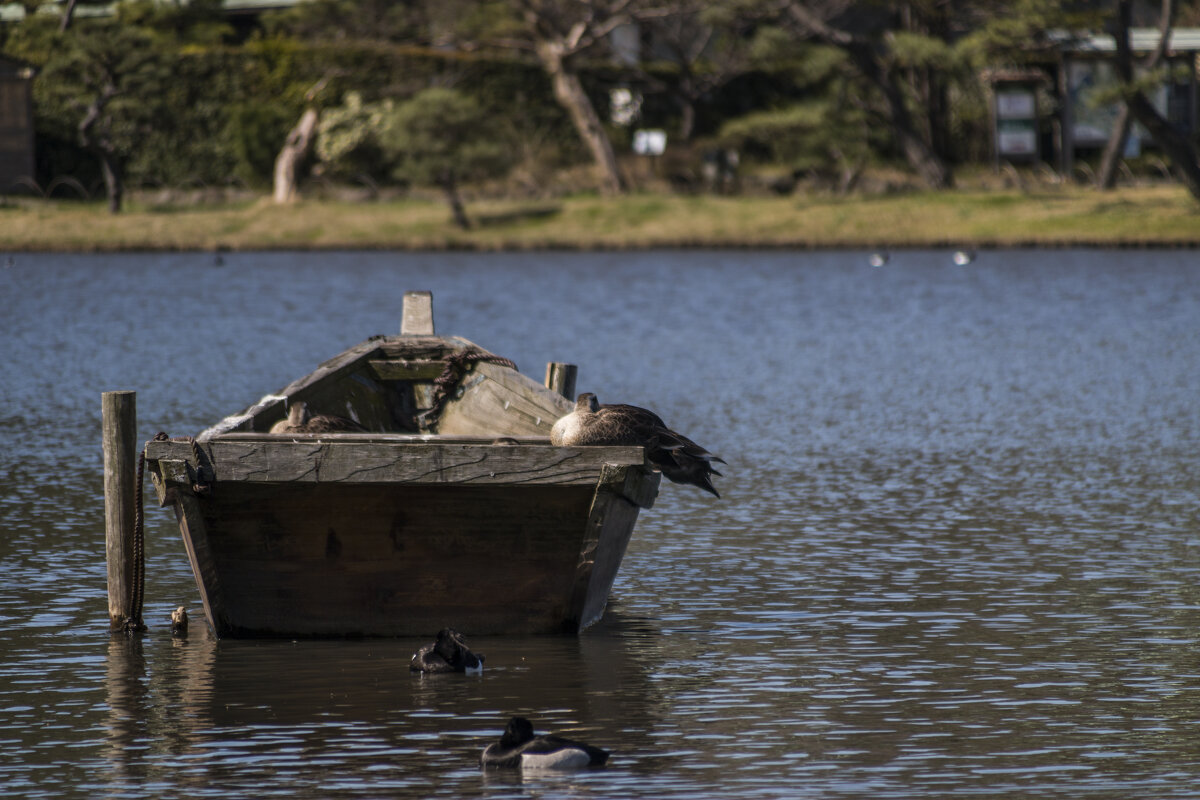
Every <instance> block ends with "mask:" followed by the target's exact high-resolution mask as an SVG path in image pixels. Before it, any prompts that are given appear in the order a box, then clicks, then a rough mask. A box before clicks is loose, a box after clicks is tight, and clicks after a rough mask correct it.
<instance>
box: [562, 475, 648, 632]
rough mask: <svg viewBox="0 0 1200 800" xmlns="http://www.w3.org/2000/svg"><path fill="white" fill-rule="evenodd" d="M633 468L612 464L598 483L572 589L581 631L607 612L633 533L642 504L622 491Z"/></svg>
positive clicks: (573, 607) (573, 604)
mask: <svg viewBox="0 0 1200 800" xmlns="http://www.w3.org/2000/svg"><path fill="white" fill-rule="evenodd" d="M633 469H634V468H631V467H618V466H613V465H609V466H607V467H605V468H604V471H603V474H602V477H601V480H600V483H599V484H598V485H597V486H596V493H595V495H594V497H593V499H592V506H591V509H590V511H589V512H588V521H587V528H586V531H585V533H584V541H583V547H582V548H581V550H580V555H579V565H578V566H577V567H576V571H575V586H574V589H573V590H572V598H573V600H572V603H571V607H572V609H573V610H574V612H575V613H576V614H577V615H578V625H579V630H581V631H582V630H583V629H584V628H587V627H588V626H589V625H593V624H595V623H596V622H598V621H599V620H600V617H601V616H603V615H604V609H605V607H606V606H607V605H608V596H609V593H610V592H611V591H612V585H613V581H614V580H616V577H617V569H618V568H619V567H620V565H621V559H623V558H624V557H625V549H626V547H628V545H629V539H630V537H631V536H632V535H633V526H634V523H636V522H637V516H638V507H637V506H636V505H635V504H634V503H632V502H630V501H629V500H628V499H626V498H625V497H624V496H623V495H622V494H621V491H622V489H623V487H624V486H625V483H626V479H627V475H628V473H629V472H630V471H632V470H633ZM638 469H640V468H638Z"/></svg>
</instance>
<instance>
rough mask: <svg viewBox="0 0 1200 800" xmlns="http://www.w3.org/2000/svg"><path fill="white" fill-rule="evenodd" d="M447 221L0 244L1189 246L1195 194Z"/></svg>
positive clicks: (1071, 193)
mask: <svg viewBox="0 0 1200 800" xmlns="http://www.w3.org/2000/svg"><path fill="white" fill-rule="evenodd" d="M467 210H468V213H469V214H470V215H471V216H472V217H473V218H474V219H475V220H477V222H478V224H477V225H476V226H475V227H474V228H472V229H471V230H469V231H461V230H459V229H458V228H456V227H455V226H454V225H453V224H452V223H451V221H450V215H449V211H448V210H447V208H446V207H445V206H444V205H443V204H441V203H440V202H437V201H435V200H428V201H426V200H417V199H405V200H398V201H386V202H344V201H332V200H330V201H318V200H305V201H302V202H300V203H297V204H295V205H291V206H277V205H274V204H273V203H271V201H270V200H269V198H265V197H264V198H260V199H259V200H257V201H255V202H251V203H245V202H239V203H236V204H233V203H231V204H228V205H204V206H191V207H187V208H186V209H185V208H180V209H174V210H172V209H170V208H164V207H163V206H162V205H161V204H158V205H155V206H153V207H152V206H150V205H145V204H138V203H131V204H130V208H129V210H128V211H126V212H124V213H122V214H118V215H111V214H109V213H108V212H107V211H106V210H105V208H104V206H103V204H101V203H74V202H66V201H21V202H20V203H16V202H10V203H8V204H7V205H0V250H3V251H9V252H13V251H84V252H86V251H118V250H209V249H215V248H227V249H231V250H252V249H293V248H294V249H340V248H346V249H360V248H361V249H366V248H389V249H441V248H460V249H479V250H499V249H509V250H520V249H538V248H653V247H692V246H695V247H802V248H812V247H853V248H869V247H937V246H975V247H1003V246H1017V245H1023V246H1066V245H1093V246H1116V245H1145V246H1150V245H1163V246H1200V204H1198V203H1196V202H1195V201H1194V200H1192V199H1191V197H1190V196H1188V194H1187V193H1186V192H1185V191H1184V190H1183V189H1181V188H1179V187H1175V186H1150V187H1127V188H1123V189H1120V190H1119V191H1118V192H1116V193H1101V192H1096V191H1094V190H1091V189H1085V188H1074V187H1069V188H1056V189H1053V190H1042V191H1038V192H1032V193H1022V192H1020V191H1018V190H994V191H990V190H957V191H948V192H915V193H908V194H893V195H875V196H852V197H847V198H834V197H826V196H815V195H809V196H791V197H773V196H772V197H767V196H750V197H717V196H708V195H703V196H677V195H670V194H650V193H646V194H635V195H631V196H627V197H622V198H602V197H597V196H595V195H580V196H576V197H569V198H565V199H560V200H537V201H527V202H521V201H486V202H484V201H480V202H472V203H469V204H468V207H467Z"/></svg>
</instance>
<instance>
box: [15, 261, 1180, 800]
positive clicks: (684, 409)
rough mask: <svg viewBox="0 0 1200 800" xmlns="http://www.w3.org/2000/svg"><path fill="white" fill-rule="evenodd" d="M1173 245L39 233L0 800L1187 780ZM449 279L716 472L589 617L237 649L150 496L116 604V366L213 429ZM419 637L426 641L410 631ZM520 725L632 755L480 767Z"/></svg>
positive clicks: (919, 790) (907, 792)
mask: <svg viewBox="0 0 1200 800" xmlns="http://www.w3.org/2000/svg"><path fill="white" fill-rule="evenodd" d="M1194 259H1195V256H1194V255H1192V254H1190V253H1171V252H1166V253H1136V252H1095V251H1054V252H1036V251H1012V252H998V253H991V252H987V253H983V254H981V255H980V257H979V258H978V260H977V261H975V262H974V263H973V264H971V265H969V266H966V267H959V266H955V265H954V264H953V263H952V261H951V258H950V254H949V253H948V252H940V251H939V252H904V253H898V254H894V255H893V258H892V259H891V261H890V262H889V263H888V264H887V265H886V266H885V267H883V268H880V269H875V268H872V267H870V266H869V265H868V263H867V258H866V254H865V253H816V254H793V253H769V254H762V253H750V252H716V253H694V252H660V253H641V254H615V253H614V254H586V255H568V254H557V253H556V254H519V255H462V254H459V255H433V254H430V255H419V254H418V255H399V254H388V253H371V254H349V253H325V254H309V255H296V254H228V255H226V256H225V258H224V264H223V265H217V264H216V263H215V262H214V260H213V257H212V256H211V255H196V254H190V255H166V256H164V255H136V256H51V255H44V256H32V255H18V256H16V258H15V264H14V265H13V266H11V267H8V268H3V269H0V297H3V298H4V306H5V308H6V311H5V313H4V315H3V317H2V318H0V341H2V342H3V344H4V347H3V356H2V361H0V366H2V367H3V375H4V377H3V380H2V383H0V400H2V401H3V402H2V403H0V445H2V448H0V788H2V789H3V794H4V796H5V797H20V798H39V797H46V798H50V797H53V798H63V797H88V798H91V797H107V798H148V797H154V798H159V797H163V798H174V797H187V798H197V797H200V798H203V797H250V796H253V797H288V798H309V797H311V798H343V797H344V798H401V797H404V798H407V797H488V798H493V797H494V798H518V797H519V798H525V797H614V798H615V797H622V798H684V797H686V798H692V797H700V796H720V797H726V798H737V799H742V798H747V799H748V798H773V797H814V798H815V797H820V798H836V797H863V796H871V797H877V798H908V797H922V798H936V797H943V798H962V797H974V796H984V797H1017V796H1020V797H1068V796H1069V797H1112V798H1128V797H1155V798H1176V797H1180V798H1181V797H1200V750H1197V747H1196V744H1195V743H1196V741H1198V737H1200V714H1198V713H1197V708H1200V660H1198V658H1197V654H1198V652H1200V524H1198V518H1200V502H1198V500H1200V459H1198V458H1197V456H1196V453H1197V452H1198V451H1200V417H1198V412H1197V408H1198V407H1197V400H1196V398H1197V397H1200V327H1198V326H1197V320H1200V280H1198V279H1197V275H1196V269H1195V267H1194V266H1193V264H1192V262H1193V261H1194ZM409 289H432V290H433V292H434V298H435V314H436V318H437V325H438V330H439V332H443V333H453V334H456V335H461V336H465V337H466V338H468V339H471V340H473V341H475V342H478V343H479V344H481V345H483V346H484V347H487V348H488V349H491V350H493V351H494V352H497V353H499V354H501V355H504V356H507V357H510V358H513V359H514V360H516V361H517V363H518V364H519V365H520V366H521V367H522V369H524V370H525V371H526V372H527V373H528V374H532V375H534V376H538V377H540V375H541V372H542V370H543V367H544V364H545V362H547V361H568V362H572V363H576V364H579V366H580V379H579V388H580V390H581V391H583V390H592V391H596V392H597V394H598V395H599V397H600V399H601V401H602V402H603V401H610V402H632V403H636V404H639V405H646V406H651V407H653V408H654V409H655V410H657V411H658V412H659V413H660V415H662V416H663V417H665V418H666V420H667V421H668V422H669V423H670V424H672V425H673V426H674V427H676V428H677V429H678V430H680V431H683V432H685V433H686V434H687V435H689V436H691V437H692V438H694V439H696V440H697V441H698V442H700V443H701V444H703V445H704V446H706V447H708V448H709V449H711V450H712V451H714V452H716V453H719V454H721V455H722V456H724V457H725V458H726V460H727V461H728V462H729V466H728V469H726V470H724V471H725V473H726V475H725V477H724V478H722V479H718V481H717V484H718V487H719V488H720V490H721V491H722V494H723V498H722V499H721V500H719V501H718V500H714V499H713V498H710V497H708V496H707V495H704V494H703V493H701V492H699V491H696V490H694V489H689V488H684V487H678V486H674V485H670V484H664V487H663V490H662V493H661V495H660V498H659V502H658V504H657V505H656V506H655V508H654V509H652V510H651V511H649V512H645V513H643V514H642V516H641V519H640V520H639V522H638V528H637V531H636V533H635V536H634V539H633V542H632V543H631V546H630V549H629V552H628V554H627V556H626V559H625V562H624V564H623V567H622V570H621V574H620V576H619V577H618V580H617V585H616V587H615V590H614V598H613V600H612V602H611V603H610V607H609V612H608V614H607V615H606V617H605V619H604V621H603V622H602V623H601V624H600V625H598V626H597V627H595V628H593V629H591V630H589V631H588V632H587V633H585V634H584V635H583V636H581V637H579V638H570V637H569V638H555V637H533V638H516V639H500V638H480V637H471V636H470V632H469V631H468V632H467V634H468V638H469V639H470V641H471V644H472V646H473V647H474V649H476V650H478V651H481V652H483V653H484V654H485V655H486V656H487V668H486V670H485V671H484V673H483V675H482V676H478V677H475V676H433V677H420V676H414V675H411V674H410V673H409V672H408V669H407V663H408V659H409V656H410V655H411V654H412V652H413V651H414V650H415V649H416V647H417V646H418V645H420V644H422V642H421V641H419V640H386V641H350V642H289V641H283V642H255V641H228V640H227V641H220V642H217V641H215V640H213V639H212V638H211V636H210V635H208V634H207V633H206V631H204V629H203V623H202V622H199V623H198V624H197V623H195V622H194V624H193V633H192V635H191V636H190V637H189V638H188V639H187V640H186V641H174V640H172V639H171V637H170V636H169V633H168V630H167V625H168V618H169V614H170V611H171V610H172V609H173V608H174V607H175V606H176V605H180V604H182V605H186V606H188V607H189V609H191V611H192V617H193V620H200V619H202V614H201V613H200V608H201V606H200V601H199V597H198V594H197V592H196V589H195V585H194V582H193V580H192V577H191V574H190V571H189V569H188V567H187V561H186V557H185V555H184V552H183V547H182V544H181V542H180V540H179V536H178V533H177V531H176V529H175V526H174V522H173V517H172V515H171V514H170V513H168V512H167V511H165V510H160V509H157V508H155V507H154V506H153V504H152V503H148V507H147V519H148V539H149V543H148V547H149V554H148V566H147V572H148V583H147V589H146V592H147V607H146V618H147V621H148V622H149V624H150V626H151V630H150V631H149V632H148V633H147V634H146V635H145V636H144V637H142V638H141V639H139V640H133V641H127V640H125V639H124V638H121V637H117V638H110V637H109V635H108V633H107V618H106V601H105V586H104V566H103V553H104V548H103V506H102V484H101V476H100V470H101V456H100V444H99V443H100V429H99V425H100V423H99V412H100V392H101V391H104V390H112V389H136V390H137V391H138V416H139V426H140V431H139V436H140V438H141V439H142V440H145V439H149V438H150V437H152V436H153V435H154V433H156V432H157V431H159V430H164V431H167V432H168V433H170V434H171V435H183V434H187V433H195V432H198V431H199V430H201V429H202V428H204V427H206V426H208V425H209V424H211V423H212V422H214V421H216V420H218V419H220V418H221V417H223V416H225V415H226V414H228V413H230V412H233V411H237V410H240V409H241V408H243V407H245V406H246V405H248V404H249V403H251V402H253V401H255V400H257V399H258V398H259V397H260V396H262V395H263V394H266V393H268V392H272V391H275V390H276V389H279V388H280V387H282V386H283V385H285V384H286V383H288V382H289V381H290V380H291V379H292V378H294V377H296V376H298V375H301V374H303V373H305V372H307V371H309V370H310V369H311V368H312V367H313V366H314V365H315V363H316V362H317V361H319V360H323V359H325V358H327V357H329V356H332V355H334V354H335V353H337V352H339V351H340V350H342V349H344V348H345V347H347V346H349V345H352V344H355V343H357V342H359V341H361V340H363V339H365V338H367V337H368V336H370V335H373V334H377V333H393V332H396V331H397V330H398V329H399V314H400V307H401V298H402V295H403V292H404V291H405V290H409ZM432 633H433V632H432V631H431V635H432ZM514 713H521V714H525V715H527V716H529V717H531V718H532V719H533V720H534V722H535V725H536V726H537V727H538V729H539V730H548V729H557V730H560V731H566V732H570V733H571V734H573V735H574V736H576V738H582V739H585V740H588V741H590V742H592V743H594V744H597V745H600V746H603V747H606V748H608V749H611V750H612V751H614V756H613V759H612V762H611V764H610V766H609V767H608V768H606V769H604V770H600V771H593V772H587V773H583V774H577V775H572V776H567V777H553V776H524V779H522V777H521V776H519V775H496V774H484V773H482V772H481V771H480V770H479V769H478V767H477V766H476V759H477V758H478V754H479V752H480V751H481V749H482V748H483V746H484V745H485V744H486V743H487V742H488V741H489V740H492V739H494V738H495V737H497V736H498V735H499V733H500V731H501V729H502V728H503V725H504V722H505V721H506V719H507V717H508V716H509V715H511V714H514Z"/></svg>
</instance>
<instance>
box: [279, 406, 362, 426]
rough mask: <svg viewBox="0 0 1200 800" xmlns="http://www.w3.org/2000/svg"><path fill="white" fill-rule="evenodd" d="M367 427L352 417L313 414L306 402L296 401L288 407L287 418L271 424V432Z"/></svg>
mask: <svg viewBox="0 0 1200 800" xmlns="http://www.w3.org/2000/svg"><path fill="white" fill-rule="evenodd" d="M366 432H367V429H366V428H364V427H363V426H362V425H359V424H358V423H357V422H355V421H354V420H352V419H347V418H346V417H338V416H335V415H333V414H313V413H311V412H310V411H309V410H308V403H305V402H303V401H297V402H295V403H292V405H291V408H289V409H288V415H287V419H282V420H280V421H279V422H276V423H275V424H274V425H272V426H271V433H366Z"/></svg>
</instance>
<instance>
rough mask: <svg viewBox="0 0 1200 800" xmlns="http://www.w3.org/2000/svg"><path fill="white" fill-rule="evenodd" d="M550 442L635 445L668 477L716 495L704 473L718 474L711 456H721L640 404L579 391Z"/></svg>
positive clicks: (721, 460) (551, 433)
mask: <svg viewBox="0 0 1200 800" xmlns="http://www.w3.org/2000/svg"><path fill="white" fill-rule="evenodd" d="M550 443H551V444H553V445H556V446H559V447H578V446H583V447H586V446H589V445H590V446H595V445H640V446H641V447H644V448H645V450H646V458H647V459H648V460H649V461H650V463H651V464H653V465H654V467H655V468H656V469H658V470H659V471H661V472H662V474H663V475H666V476H667V478H668V479H669V480H672V481H674V482H675V483H690V484H692V485H693V486H699V487H700V488H701V489H703V490H704V491H706V492H711V493H712V494H714V495H716V496H717V497H720V496H721V495H720V494H718V493H717V490H716V489H714V488H713V485H712V481H711V480H710V478H709V476H710V475H720V474H721V473H719V472H717V471H716V470H715V469H713V466H712V462H714V461H718V462H720V463H722V464H724V463H725V460H724V459H722V458H718V457H717V456H714V455H713V454H712V453H710V452H708V451H707V450H705V449H704V448H703V447H701V446H700V445H698V444H696V443H695V442H693V441H692V440H691V439H689V438H687V437H686V436H684V435H683V434H680V433H676V432H675V431H673V430H671V429H670V428H668V427H667V424H666V423H665V422H663V421H662V419H661V418H660V417H659V416H658V415H657V414H655V413H654V412H653V411H648V410H646V409H644V408H638V407H637V406H627V405H623V404H619V403H618V404H613V405H600V402H599V401H598V400H596V395H594V394H592V393H591V392H584V393H583V394H581V395H579V397H578V398H577V399H576V400H575V410H574V411H572V412H571V413H570V414H567V415H566V416H565V417H562V418H561V419H559V420H558V421H557V422H555V423H554V427H552V428H551V429H550Z"/></svg>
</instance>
